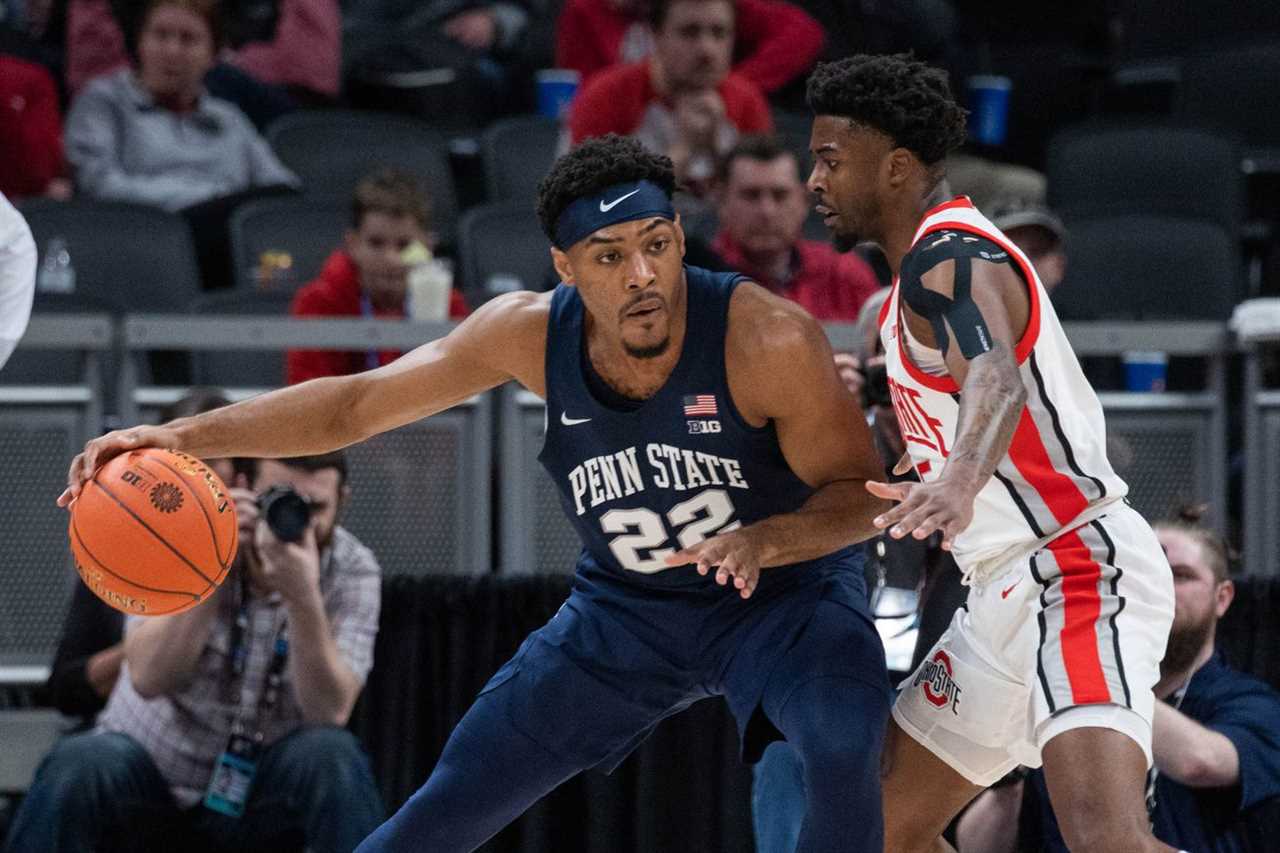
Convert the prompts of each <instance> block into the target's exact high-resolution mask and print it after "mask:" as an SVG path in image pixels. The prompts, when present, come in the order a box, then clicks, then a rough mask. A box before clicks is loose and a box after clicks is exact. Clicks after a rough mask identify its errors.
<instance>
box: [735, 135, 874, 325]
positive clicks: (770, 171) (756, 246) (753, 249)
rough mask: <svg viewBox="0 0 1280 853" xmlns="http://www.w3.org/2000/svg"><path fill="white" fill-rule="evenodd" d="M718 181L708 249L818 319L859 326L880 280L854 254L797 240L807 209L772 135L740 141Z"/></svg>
mask: <svg viewBox="0 0 1280 853" xmlns="http://www.w3.org/2000/svg"><path fill="white" fill-rule="evenodd" d="M718 184H719V185H718V187H717V197H718V201H719V215H720V232H719V233H718V234H717V235H716V237H715V240H714V241H713V242H712V244H711V248H713V249H714V250H715V251H716V253H717V254H719V255H720V257H722V258H724V260H725V263H726V264H728V265H729V267H730V268H731V269H734V270H737V271H739V272H742V273H745V274H746V275H747V276H749V277H750V278H751V279H752V280H753V281H756V282H759V283H760V284H761V285H762V286H764V287H767V288H769V289H770V290H772V291H773V292H774V293H777V294H778V295H780V296H784V297H786V298H788V299H790V300H792V301H794V302H797V303H799V304H800V305H801V306H803V307H804V309H805V310H806V311H808V312H809V313H810V314H812V315H813V316H814V317H815V318H817V319H818V320H822V321H824V322H833V323H853V322H856V321H857V319H858V312H859V311H860V310H861V309H862V303H864V302H866V301H867V298H868V297H870V296H871V294H873V293H875V292H876V291H877V290H879V289H880V282H879V281H878V280H877V279H876V275H875V272H874V271H873V270H872V269H871V266H870V265H869V264H868V263H867V262H866V261H864V260H863V259H862V258H861V257H859V256H858V255H856V254H853V253H849V254H840V253H839V252H837V251H836V250H835V249H833V248H832V247H831V246H830V245H829V244H828V243H825V242H818V241H816V240H805V239H802V238H801V236H800V231H801V228H802V227H803V226H804V220H805V216H806V215H808V210H809V204H808V197H807V194H806V192H805V189H804V184H803V183H802V182H801V180H800V171H799V164H798V163H797V162H796V157H795V155H794V154H793V153H791V152H790V151H788V150H787V149H786V148H784V147H783V146H782V144H781V143H780V142H778V140H777V139H775V138H773V137H771V136H744V137H743V138H742V139H740V140H739V141H738V144H737V145H735V146H734V148H733V150H732V151H730V152H729V154H728V156H726V157H725V158H724V159H723V160H722V161H721V164H720V171H719V181H718Z"/></svg>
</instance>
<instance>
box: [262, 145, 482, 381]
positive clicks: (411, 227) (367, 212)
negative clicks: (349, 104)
mask: <svg viewBox="0 0 1280 853" xmlns="http://www.w3.org/2000/svg"><path fill="white" fill-rule="evenodd" d="M414 243H420V244H422V245H424V246H428V247H429V246H431V245H432V244H433V243H434V237H433V235H432V234H431V214H430V205H429V203H428V201H427V199H426V197H425V196H424V195H423V193H422V192H421V191H420V190H419V189H418V186H417V183H416V182H415V181H414V180H413V178H411V177H410V176H408V175H405V174H404V173H402V172H396V171H394V170H384V171H381V172H377V173H375V174H373V175H370V176H369V177H367V178H365V179H364V180H362V181H361V182H360V183H359V184H358V185H357V186H356V192H355V199H354V201H353V202H352V223H351V229H350V230H348V231H347V235H346V240H345V245H344V246H343V247H342V248H340V249H336V250H335V251H334V252H333V254H332V255H330V256H329V259H328V260H327V261H325V264H324V268H323V269H322V270H321V271H320V275H319V276H318V277H317V278H316V280H315V281H312V282H311V283H310V284H307V285H306V286H305V287H303V288H302V289H300V290H299V291H298V293H297V295H296V296H294V298H293V304H292V306H290V309H289V313H290V314H292V315H293V316H295V317H361V316H364V317H380V318H403V317H405V316H406V315H407V313H408V311H407V308H408V305H407V303H408V272H409V269H408V265H407V264H406V263H405V261H404V260H403V255H404V252H405V250H406V249H408V248H409V247H410V246H412V245H413V244H414ZM466 314H467V305H466V303H465V302H464V301H463V300H462V295H461V294H460V293H459V292H458V291H457V289H454V290H453V291H452V292H451V294H450V303H449V316H450V317H451V318H454V319H457V318H460V317H465V316H466ZM400 355H401V354H400V353H399V352H396V351H393V350H383V351H380V352H379V351H375V350H369V351H360V352H344V351H336V350H290V351H289V354H288V357H287V359H286V367H285V370H286V376H287V381H288V384H290V385H293V384H295V383H298V382H305V381H306V380H308V379H316V378H318V377H321V376H343V375H346V374H349V373H359V372H360V371H362V370H366V369H368V368H372V367H380V366H382V365H384V364H389V363H391V362H392V361H395V360H396V359H397V358H399V357H400Z"/></svg>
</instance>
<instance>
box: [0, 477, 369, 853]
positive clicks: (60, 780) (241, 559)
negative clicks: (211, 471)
mask: <svg viewBox="0 0 1280 853" xmlns="http://www.w3.org/2000/svg"><path fill="white" fill-rule="evenodd" d="M251 479H252V483H253V491H250V490H248V489H243V488H234V487H233V488H232V489H231V494H232V496H233V497H234V499H235V502H236V512H237V515H238V517H239V521H240V548H239V551H238V553H237V556H236V563H235V565H234V567H233V569H232V572H231V574H230V576H229V577H228V579H227V580H226V581H225V582H224V583H223V585H222V586H221V587H220V588H219V589H218V591H217V592H216V593H214V594H213V596H211V598H210V599H209V600H208V601H206V602H204V603H203V604H201V605H200V606H198V607H195V608H193V609H191V610H189V611H186V612H184V613H180V614H176V615H173V616H152V617H147V618H140V617H130V618H129V620H128V622H127V625H126V629H125V639H124V665H123V667H122V669H121V673H120V679H119V681H118V682H117V684H116V687H115V689H114V690H113V691H112V693H111V699H110V700H109V701H108V703H107V707H106V710H104V711H103V712H102V714H101V716H100V717H99V718H98V728H97V730H96V731H94V732H88V733H84V734H79V735H73V736H71V737H68V738H65V739H63V740H62V741H61V742H59V744H58V745H57V746H55V747H54V749H53V751H52V752H51V753H50V755H49V756H48V757H47V758H46V759H45V761H44V763H43V764H42V765H41V767H40V769H39V771H38V772H37V774H36V778H35V781H34V782H33V783H32V785H31V788H30V790H29V791H28V793H27V797H26V800H25V801H24V802H23V805H22V809H21V810H20V811H19V813H18V815H17V816H16V817H15V819H14V823H13V827H12V829H11V831H10V836H9V842H8V844H9V846H8V847H7V849H8V850H9V851H11V853H28V851H33V850H39V851H42V853H57V852H58V851H70V850H76V851H79V850H89V849H99V848H100V847H101V846H103V845H104V844H105V843H107V840H108V839H111V838H120V837H124V838H128V839H130V841H132V842H133V843H134V844H135V845H136V846H137V847H138V849H145V850H168V849H177V848H178V847H180V846H185V845H187V844H189V843H191V839H193V838H199V839H200V840H201V841H202V842H204V843H208V844H209V845H210V846H212V847H214V848H216V849H219V850H225V851H237V850H239V849H241V848H242V847H250V848H252V849H279V848H280V847H281V846H284V845H285V844H289V845H293V846H295V847H296V848H300V847H301V846H302V845H303V844H305V845H306V847H307V849H309V850H313V851H317V852H318V853H319V851H350V850H352V849H354V847H355V846H356V844H358V843H359V841H360V840H361V839H362V838H364V836H365V835H367V834H368V833H369V832H371V831H372V830H373V829H374V828H375V827H377V826H378V824H379V822H380V821H381V820H382V816H383V808H382V803H381V801H380V798H379V794H378V790H377V788H376V786H375V784H374V780H373V777H372V775H371V773H370V770H369V764H368V759H367V758H366V757H365V755H364V753H363V751H362V750H361V748H360V745H359V744H358V742H357V741H356V740H355V738H354V737H353V736H352V735H351V734H350V732H348V731H346V730H345V729H344V728H342V727H343V726H345V725H346V722H347V719H348V717H349V716H350V714H351V709H352V707H353V706H354V705H355V701H356V698H357V697H358V696H359V693H360V690H361V687H362V686H363V684H364V679H365V676H366V675H367V674H368V672H369V669H370V667H371V665H372V663H373V643H374V636H375V634H376V632H377V627H378V611H379V606H380V596H381V586H380V585H381V579H380V569H379V567H378V563H377V561H376V560H375V558H374V556H373V554H372V553H370V551H369V550H368V549H367V548H365V547H364V546H363V545H361V544H360V543H359V542H358V541H357V540H356V539H355V537H353V536H352V535H351V534H350V533H348V532H347V531H346V530H344V529H343V528H342V527H340V526H339V525H338V524H337V518H338V514H339V510H340V508H341V507H342V505H343V504H344V503H345V502H346V500H347V496H348V489H347V487H346V461H345V458H344V457H343V456H342V455H341V454H340V453H331V454H326V455H324V456H310V457H301V458H296V459H264V460H260V461H258V462H257V464H256V466H255V471H254V473H253V476H252V478H251ZM273 487H289V488H292V489H293V490H295V492H296V493H297V495H299V496H301V500H302V501H305V502H306V505H307V506H308V507H309V509H310V513H311V521H310V524H309V525H308V526H307V528H306V530H305V532H304V534H303V537H302V539H301V541H300V542H284V541H281V540H280V539H279V538H277V536H276V534H275V533H274V532H273V531H272V528H271V526H269V525H268V524H267V523H266V522H265V520H264V519H263V518H262V516H261V515H260V514H259V510H258V502H257V501H258V498H259V497H260V496H261V495H263V494H264V493H266V492H267V491H268V490H269V489H272V488H273ZM246 762H247V763H249V765H250V766H251V767H254V768H256V772H249V773H246V771H245V770H244V769H243V768H244V767H245V763H246ZM246 775H247V776H248V777H249V778H248V779H245V776H246ZM229 781H230V782H231V784H226V783H227V782H229ZM237 782H239V783H246V782H251V784H249V785H248V787H247V790H241V791H238V790H237ZM201 804H203V807H202V805H201ZM229 817H230V818H238V819H228V818H229ZM178 839H184V840H183V841H179V840H178Z"/></svg>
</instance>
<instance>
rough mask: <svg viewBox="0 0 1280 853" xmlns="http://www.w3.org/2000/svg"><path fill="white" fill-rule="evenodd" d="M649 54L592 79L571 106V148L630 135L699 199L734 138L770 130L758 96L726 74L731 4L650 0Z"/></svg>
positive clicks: (707, 0) (751, 87) (715, 0)
mask: <svg viewBox="0 0 1280 853" xmlns="http://www.w3.org/2000/svg"><path fill="white" fill-rule="evenodd" d="M649 20H650V23H651V25H652V27H653V33H654V44H653V55H652V56H651V57H649V59H648V60H646V61H642V62H636V63H632V64H630V65H619V66H615V67H613V68H610V69H609V70H607V71H604V72H602V73H600V74H597V75H596V76H595V77H594V78H592V80H591V82H589V83H587V84H586V85H584V86H583V87H582V88H581V89H580V90H579V92H578V96H577V97H576V98H575V99H574V102H573V105H572V107H571V114H570V120H569V128H570V132H571V135H572V139H573V142H574V143H578V142H581V141H582V140H583V139H586V138H587V137H590V136H603V135H604V134H606V133H618V134H623V135H634V136H636V137H637V138H638V139H639V140H640V141H641V142H642V143H643V144H644V145H645V147H647V148H649V149H650V150H651V151H656V152H659V153H662V154H666V155H667V156H669V157H670V158H671V159H672V160H673V161H674V162H675V166H676V176H677V178H678V179H679V180H680V181H681V182H682V183H683V184H684V185H685V186H686V187H688V188H690V189H691V190H693V192H694V194H695V195H703V194H704V193H705V191H706V190H707V189H709V187H710V183H711V179H712V178H713V177H714V174H715V168H716V162H717V161H718V160H719V159H720V158H721V157H722V156H724V155H725V154H727V153H728V152H729V149H730V148H732V147H733V144H734V142H736V141H737V137H738V134H740V133H762V132H767V131H770V130H772V129H773V118H772V117H771V116H770V114H769V107H768V105H767V104H766V103H765V100H764V96H763V95H762V94H760V90H759V89H758V88H757V87H756V86H755V84H753V83H752V82H750V81H749V80H747V79H745V78H743V77H741V76H739V75H737V74H735V73H733V72H731V71H730V70H729V64H730V60H731V58H732V56H733V27H734V4H733V2H732V0H653V3H652V7H651V10H650V16H649Z"/></svg>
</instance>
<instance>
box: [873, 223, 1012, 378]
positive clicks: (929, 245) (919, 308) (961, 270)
mask: <svg viewBox="0 0 1280 853" xmlns="http://www.w3.org/2000/svg"><path fill="white" fill-rule="evenodd" d="M973 258H978V259H979V260H983V261H987V262H989V263H993V264H1007V263H1010V262H1011V260H1012V259H1011V258H1010V257H1009V253H1008V252H1006V251H1005V250H1004V249H1002V248H1000V246H998V245H996V244H995V243H994V242H992V241H991V240H988V239H987V238H986V237H983V236H981V235H979V234H973V233H970V232H968V231H959V230H947V231H935V232H933V233H932V234H928V235H926V236H925V237H924V238H922V239H921V240H920V241H919V242H918V243H916V245H915V246H914V247H912V249H911V251H910V252H908V253H907V255H906V257H904V258H903V259H902V271H901V273H900V275H899V277H898V284H899V287H900V288H901V289H902V299H903V301H905V302H906V303H907V305H908V306H909V307H910V308H911V310H912V311H914V312H916V313H917V314H919V315H920V316H921V317H924V318H925V319H926V320H928V321H929V323H930V325H932V326H933V334H934V336H935V337H936V338H937V340H938V348H939V349H941V350H942V353H943V355H945V354H946V353H947V350H948V348H949V346H950V341H951V334H954V335H955V338H956V342H957V343H959V345H960V352H961V353H962V354H963V355H964V357H965V358H976V357H977V356H980V355H982V354H983V353H984V352H989V351H990V350H991V347H992V340H991V331H990V330H989V329H988V328H987V323H986V321H985V320H984V319H983V317H982V312H981V311H979V310H978V306H977V304H976V303H975V302H974V301H973V295H972V293H971V292H970V276H971V268H970V266H971V264H972V260H973ZM944 261H955V285H954V288H953V290H952V294H951V296H950V297H949V298H948V297H947V296H944V295H942V294H941V293H938V292H936V291H933V290H930V289H928V288H927V287H925V286H924V281H923V279H924V275H925V273H927V272H929V270H931V269H933V268H934V267H936V266H937V265H938V264H940V263H943V262H944ZM948 329H949V330H950V334H948Z"/></svg>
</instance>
